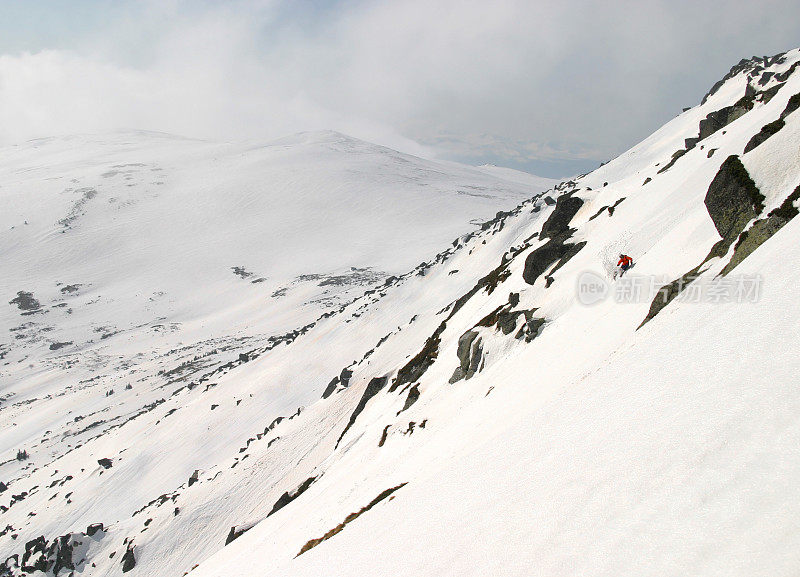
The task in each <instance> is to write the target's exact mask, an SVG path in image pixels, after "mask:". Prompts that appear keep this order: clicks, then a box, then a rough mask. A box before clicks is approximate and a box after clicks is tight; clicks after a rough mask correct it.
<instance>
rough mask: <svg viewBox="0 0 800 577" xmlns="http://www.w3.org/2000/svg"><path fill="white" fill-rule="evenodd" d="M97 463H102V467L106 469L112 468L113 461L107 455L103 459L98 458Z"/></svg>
mask: <svg viewBox="0 0 800 577" xmlns="http://www.w3.org/2000/svg"><path fill="white" fill-rule="evenodd" d="M97 464H98V465H100V466H101V467H103V468H104V469H110V468H111V465H112V462H111V459H109V458H107V457H104V458H102V459H98V460H97Z"/></svg>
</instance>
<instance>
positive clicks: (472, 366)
mask: <svg viewBox="0 0 800 577" xmlns="http://www.w3.org/2000/svg"><path fill="white" fill-rule="evenodd" d="M456 354H457V355H458V360H459V361H460V364H459V366H458V367H457V368H456V370H455V372H454V373H453V376H452V377H450V383H451V384H452V383H456V382H458V381H460V380H461V379H470V378H472V376H473V375H474V374H475V373H476V372H478V370H479V368H480V366H479V365H480V361H481V358H482V356H483V345H482V343H481V339H480V337H479V335H478V333H477V332H476V331H473V330H469V331H467V332H465V333H464V334H463V335H461V337H459V339H458V351H457V353H456Z"/></svg>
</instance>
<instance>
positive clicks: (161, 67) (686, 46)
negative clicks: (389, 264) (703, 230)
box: [0, 0, 800, 176]
mask: <svg viewBox="0 0 800 577" xmlns="http://www.w3.org/2000/svg"><path fill="white" fill-rule="evenodd" d="M26 4H28V5H27V6H26ZM609 4H613V5H609ZM0 10H2V11H3V12H6V14H5V17H4V18H2V23H0V144H3V145H5V144H10V143H14V142H19V141H22V140H26V139H30V138H35V137H41V136H51V135H58V134H69V133H80V132H96V131H104V130H115V129H120V128H135V129H145V130H158V131H164V132H172V133H176V134H181V135H185V136H191V137H200V138H215V139H231V140H241V139H254V140H269V139H274V138H279V137H281V136H284V135H287V134H291V133H294V132H300V131H305V130H321V129H333V130H339V131H341V132H345V133H347V134H351V135H353V136H355V137H358V138H363V139H365V140H370V141H373V142H377V143H380V144H384V145H387V146H391V147H394V148H398V149H400V150H403V151H405V152H410V153H412V154H419V155H422V156H429V157H438V158H444V159H452V160H459V161H462V162H468V163H474V164H480V163H485V162H491V163H494V164H498V165H506V166H512V167H515V168H521V169H526V170H529V171H531V172H535V173H538V174H541V175H543V176H566V175H569V174H574V173H577V172H582V171H584V170H587V169H590V168H593V167H595V166H597V164H598V163H599V161H603V160H608V159H609V158H611V157H613V156H615V155H616V154H619V153H620V152H622V151H623V150H625V149H626V148H628V147H629V146H631V145H633V144H634V143H635V142H636V141H638V140H640V139H641V138H643V137H645V136H647V135H648V134H650V133H651V132H652V131H653V130H654V129H655V128H657V127H658V126H659V125H661V124H662V123H663V122H664V121H666V120H668V119H669V118H671V117H672V116H674V115H675V114H677V113H678V112H680V109H681V108H682V107H683V106H691V105H694V104H696V103H697V102H699V100H700V98H701V97H702V95H703V93H704V92H705V91H706V90H707V89H708V88H710V86H711V85H712V84H713V83H714V82H715V81H716V80H718V79H719V78H720V77H721V76H723V75H724V74H725V73H726V72H727V70H728V69H729V68H730V67H731V66H732V65H734V64H736V62H738V60H739V59H740V58H743V57H749V56H752V55H754V54H758V55H772V54H774V53H777V52H781V51H784V50H789V49H792V48H795V47H797V45H799V44H800V5H798V4H797V3H796V2H792V1H789V0H765V1H764V2H760V3H758V4H755V3H749V2H744V1H737V2H721V1H710V2H704V3H695V2H686V1H677V2H675V1H671V2H667V1H655V0H653V1H647V0H644V1H640V2H618V3H606V2H600V1H597V0H584V1H572V2H566V3H553V2H546V1H514V0H499V1H498V2H494V3H491V5H489V3H485V2H478V1H475V0H461V1H458V2H456V1H454V0H441V1H438V2H436V3H429V2H423V1H421V0H387V1H383V2H366V1H342V2H335V1H323V2H320V1H317V2H312V1H295V2H285V1H278V0H233V1H227V2H221V1H211V0H202V1H193V2H189V1H188V0H163V1H160V2H156V1H152V0H148V1H143V2H135V3H134V2H115V3H109V2H107V1H101V0H79V1H73V2H65V1H63V0H62V1H56V0H47V1H43V2H41V3H37V6H36V8H31V7H30V5H29V3H26V2H22V1H21V0H8V1H7V4H6V5H4V6H3V8H0Z"/></svg>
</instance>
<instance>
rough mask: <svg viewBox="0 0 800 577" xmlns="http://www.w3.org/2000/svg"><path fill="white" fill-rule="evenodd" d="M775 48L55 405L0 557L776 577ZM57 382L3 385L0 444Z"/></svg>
mask: <svg viewBox="0 0 800 577" xmlns="http://www.w3.org/2000/svg"><path fill="white" fill-rule="evenodd" d="M798 62H800V51H798V50H793V51H791V52H789V53H786V54H785V55H779V56H777V57H773V58H769V59H752V60H749V61H742V62H741V63H740V64H739V65H737V66H736V67H734V69H732V71H731V74H729V75H728V76H727V77H726V78H725V79H724V80H723V81H722V82H721V83H720V84H718V85H717V86H715V87H714V89H713V90H712V92H711V93H710V94H709V96H707V98H705V99H704V102H703V103H702V104H701V105H699V106H697V107H695V108H693V109H691V110H689V111H686V112H684V113H683V114H681V115H680V116H678V117H677V118H675V119H674V120H673V121H671V122H670V123H668V124H666V125H665V126H664V127H663V128H661V129H660V130H659V131H657V132H656V133H655V134H654V135H653V136H651V137H650V138H648V139H646V140H645V141H643V142H642V143H640V144H638V145H636V146H635V147H633V148H632V149H631V150H629V151H627V152H626V153H624V154H622V155H621V156H620V157H618V158H617V159H614V160H613V161H611V162H610V163H608V164H606V165H604V166H603V167H601V168H600V169H598V170H596V171H594V172H593V173H591V174H589V175H586V176H583V177H580V178H577V179H575V180H573V181H568V182H564V183H561V184H559V185H558V186H556V187H555V188H554V189H553V190H552V191H550V192H547V193H543V194H536V195H534V196H532V197H531V198H529V199H528V200H526V201H525V202H523V203H522V204H520V205H519V206H518V207H517V208H516V209H514V210H512V211H510V212H505V213H501V214H499V215H498V216H497V217H496V218H494V219H493V220H491V221H489V222H487V223H485V224H484V225H482V226H481V227H480V229H479V230H476V231H474V232H471V233H464V234H462V235H461V236H459V237H458V239H457V240H456V241H455V242H454V243H452V244H451V245H449V246H448V247H447V248H446V249H445V250H443V251H442V252H440V253H439V254H438V255H437V256H436V257H435V258H433V259H432V260H431V261H429V262H425V263H423V264H421V265H419V266H417V267H416V268H414V269H412V270H411V271H410V272H408V273H404V274H397V275H396V276H393V277H389V278H386V279H385V280H381V281H378V282H377V283H376V284H375V285H374V287H373V288H370V289H369V290H367V291H366V293H365V294H364V295H363V296H362V297H360V298H358V299H356V300H355V301H353V302H352V303H350V304H347V305H345V306H343V307H340V308H336V309H334V310H332V311H331V312H330V313H329V314H325V315H324V316H323V317H321V318H319V319H318V320H317V321H315V322H314V323H313V326H312V325H311V324H309V326H308V327H306V328H305V329H304V330H303V331H298V332H297V333H293V334H290V335H289V336H287V337H286V338H283V339H273V340H272V341H269V340H266V341H262V342H246V343H231V344H230V345H229V346H230V348H229V349H227V350H226V351H224V353H219V354H223V355H224V354H227V355H228V356H229V357H231V361H230V362H228V363H225V364H223V365H219V364H209V365H207V366H203V364H202V358H200V359H197V360H193V361H192V363H196V364H192V365H190V366H191V368H192V369H193V370H195V372H193V373H191V374H187V375H186V377H185V378H184V379H183V380H180V379H179V377H181V372H180V371H177V370H176V372H172V373H170V370H171V369H169V370H165V371H164V372H163V373H162V374H160V375H158V374H156V375H155V376H154V377H148V379H149V380H148V381H146V387H147V389H148V390H150V391H153V392H156V391H158V394H160V395H161V396H159V397H154V399H153V400H152V401H151V405H148V406H147V407H146V408H145V409H142V411H141V413H140V414H138V415H137V416H136V417H135V418H133V419H130V418H128V419H127V420H123V419H120V420H118V421H115V422H113V424H106V423H105V422H104V423H102V424H100V425H96V426H95V427H90V428H89V429H87V430H86V431H84V432H82V433H81V435H82V436H81V437H79V440H73V438H72V437H71V436H70V435H69V434H67V432H66V431H64V429H63V424H61V425H60V426H61V427H62V429H60V432H59V435H58V439H57V440H49V441H46V443H48V444H46V445H44V446H45V447H46V450H47V451H59V450H61V451H62V453H60V454H59V455H57V456H55V457H52V459H53V460H52V461H50V462H48V460H47V459H43V458H42V455H41V453H38V454H37V453H36V447H32V448H31V458H30V459H29V460H27V461H25V460H23V461H16V460H13V455H12V454H11V451H10V450H9V451H7V452H8V454H9V457H8V458H9V459H12V461H11V462H10V463H6V464H4V465H2V467H3V468H2V469H0V474H3V475H5V474H6V472H8V475H9V476H8V477H7V478H8V479H10V480H11V482H10V483H8V487H7V489H5V490H4V491H3V493H2V495H3V496H8V495H10V497H6V499H7V501H8V505H6V504H5V503H4V505H3V506H4V508H5V510H4V511H3V510H2V509H0V511H2V512H1V513H0V548H2V551H3V552H4V553H6V556H11V557H10V558H9V559H8V560H7V561H6V567H7V568H8V569H7V570H6V573H8V574H11V575H19V574H21V573H22V572H26V570H28V571H27V572H30V571H39V572H40V573H39V574H41V573H42V572H44V573H45V574H47V575H56V574H61V575H67V574H69V571H73V570H74V572H75V573H76V574H79V573H80V574H88V575H119V574H121V573H122V572H130V573H131V574H132V575H152V576H161V575H181V574H184V573H185V572H188V571H192V573H191V574H192V575H201V576H218V575H219V576H221V575H225V576H235V575H241V576H253V575H320V574H322V575H387V574H412V573H416V574H419V575H442V574H459V575H487V574H501V575H552V576H560V575H565V574H569V575H571V574H580V575H620V574H637V575H638V574H644V575H684V574H698V575H709V574H711V575H791V574H794V573H795V572H796V570H797V567H798V562H799V560H798V558H797V557H798V554H797V551H800V547H799V546H798V545H800V542H798V541H800V538H799V537H798V535H800V531H798V529H800V526H798V525H800V523H798V519H800V516H798V511H797V498H796V496H797V495H796V489H795V487H796V485H797V481H798V478H800V477H799V475H800V451H798V450H797V446H798V443H797V441H798V435H799V434H800V411H798V409H800V406H798V405H800V394H798V392H797V391H796V390H795V389H796V387H793V384H794V382H793V381H794V375H796V374H798V370H800V361H798V358H797V354H796V343H797V342H800V340H799V339H798V337H800V329H798V326H800V323H799V321H800V307H798V305H797V304H796V299H794V297H793V291H792V285H793V284H794V282H793V281H794V278H795V275H796V274H797V272H798V268H799V267H800V250H799V249H798V243H797V241H798V235H799V234H800V228H799V227H800V224H798V222H800V221H798V220H797V219H795V218H794V216H795V215H796V214H797V208H796V206H795V201H797V200H798V197H800V186H799V185H800V156H798V154H797V153H798V143H800V112H798V111H797V109H798V108H800V73H797V72H796V69H797V67H798V66H800V65H798ZM296 144H297V141H296V140H291V141H288V142H287V146H295V145H296ZM209 174H210V172H209ZM435 216H436V215H433V217H432V218H434V217H435ZM65 234H67V233H65ZM620 252H625V253H627V254H630V255H631V256H633V257H634V259H635V261H636V265H635V267H634V269H633V270H632V271H630V272H629V273H628V274H627V275H626V276H625V277H623V278H621V279H616V280H614V279H612V274H611V273H612V271H613V267H614V264H615V263H616V260H617V256H618V254H619V253H620ZM243 264H245V265H246V264H247V263H243ZM287 266H288V265H287ZM254 269H255V267H254ZM248 270H249V269H248ZM386 270H388V269H386ZM291 274H295V273H291ZM265 282H266V281H265ZM22 302H26V301H25V299H23V300H22ZM249 306H251V305H248V303H246V302H242V303H241V307H242V310H243V311H247V310H252V309H249ZM192 310H195V309H192ZM201 310H204V312H205V314H209V315H210V314H212V310H213V309H211V307H210V305H209V309H201ZM287 314H289V313H288V312H287ZM221 317H222V320H221V321H220V325H219V326H222V325H223V324H224V323H225V322H227V320H225V319H224V315H223V314H221ZM242 318H243V319H246V317H242ZM208 322H212V321H208ZM241 322H242V326H243V327H246V328H248V329H249V330H250V331H252V332H256V331H255V327H258V326H259V323H260V322H262V320H261V319H260V317H259V316H258V315H257V314H255V313H254V314H253V316H252V318H250V320H249V322H248V321H247V320H242V321H241ZM234 334H235V333H234ZM183 338H186V337H183ZM147 342H148V345H149V341H147ZM214 346H218V345H216V344H215V345H214ZM129 350H130V352H131V354H132V355H135V354H136V353H135V352H134V351H136V350H137V349H136V346H135V343H130V345H129ZM240 351H242V352H244V353H245V355H244V356H243V357H241V358H239V357H238V356H236V355H237V354H238V353H239V352H240ZM168 358H169V357H168ZM175 360H178V357H175ZM142 365H147V366H148V367H149V369H148V370H150V371H151V373H147V374H152V370H153V368H154V367H157V366H163V367H165V368H166V367H168V366H169V363H168V361H164V363H163V365H157V364H156V363H155V362H153V361H147V362H146V363H145V362H144V361H143V362H142ZM175 366H176V367H179V366H181V365H175ZM115 370H116V373H112V372H109V374H116V375H118V379H119V380H118V382H119V383H120V384H122V383H125V382H130V381H131V380H133V379H135V378H136V376H135V375H133V376H132V375H129V374H127V373H125V372H124V370H119V369H116V368H115ZM142 370H144V369H142ZM53 378H54V377H53ZM41 380H42V381H44V380H45V379H44V378H42V379H41ZM30 386H31V389H32V390H33V389H35V387H37V386H41V387H43V388H45V387H47V386H49V385H48V383H46V382H45V383H36V382H34V381H33V380H31V385H30ZM159 386H162V387H163V388H161V389H159V388H158V387H159ZM134 387H135V388H134V389H133V390H132V391H127V392H126V391H120V390H117V391H115V394H114V395H113V396H112V397H113V398H114V399H115V400H117V399H119V400H118V401H117V402H118V405H116V406H119V407H129V406H130V405H131V401H130V400H129V399H128V398H127V397H124V396H123V395H125V394H128V393H131V392H136V391H137V389H139V388H145V385H139V384H137V383H134ZM115 388H117V389H119V388H120V387H119V385H117V386H116V387H115ZM89 390H90V391H91V389H89ZM120 393H122V395H120ZM91 395H96V391H94V392H91V393H90V392H87V393H86V397H87V399H88V400H87V401H86V402H87V405H81V408H80V409H79V412H80V413H81V416H82V415H83V413H84V411H85V409H84V407H85V406H89V405H88V402H89V400H91V401H92V402H94V403H98V402H99V401H102V400H104V399H106V397H102V398H101V399H97V398H96V397H94V396H91ZM112 397H108V398H112ZM61 398H62V397H54V398H53V399H52V402H53V404H50V405H45V406H44V408H42V409H40V410H38V411H37V410H36V407H37V403H31V404H30V406H23V405H18V406H16V407H15V408H14V412H13V413H11V411H10V410H9V409H11V406H8V405H9V402H10V401H12V400H13V399H9V400H8V401H5V403H4V406H7V408H6V409H4V413H3V414H9V415H13V419H14V420H15V421H16V420H19V422H21V423H23V424H22V425H17V426H16V427H14V426H7V425H5V423H6V422H7V421H6V420H5V417H4V421H3V423H4V426H5V428H4V433H3V434H4V435H5V437H4V438H5V439H6V442H7V443H8V446H9V449H10V448H11V443H9V442H8V439H12V436H13V435H21V434H22V432H25V434H27V437H19V438H37V439H38V438H40V437H37V436H36V435H42V434H43V431H44V430H48V429H50V428H52V427H51V425H50V424H49V423H50V422H53V423H56V424H60V423H62V421H63V419H64V415H63V412H64V411H66V410H73V411H75V410H76V405H75V399H76V398H77V397H76V396H75V395H74V394H71V395H69V396H68V398H67V399H64V400H63V401H61V400H59V399H61ZM106 402H107V401H106ZM139 402H141V401H139ZM62 403H63V407H59V404H62ZM100 410H101V411H102V409H100ZM119 410H121V409H119ZM109 411H110V409H109ZM109 411H102V412H101V413H99V414H98V415H92V416H90V417H88V418H86V420H87V421H92V422H93V421H101V422H103V421H107V416H106V415H107V414H109ZM126 414H128V415H129V413H126ZM59 419H60V420H59ZM89 424H91V423H89ZM82 427H83V425H81V423H80V422H78V424H76V425H75V429H76V430H78V429H80V428H82ZM98 428H102V434H100V433H97V434H96V436H95V433H93V431H95V430H96V429H98ZM41 438H46V439H49V438H50V437H49V436H48V435H47V434H44V437H41ZM65 444H66V446H67V447H68V448H69V451H68V452H67V451H64V450H63V448H64V446H65ZM78 444H79V445H80V446H77V445H78ZM14 446H16V445H14ZM42 452H44V451H42ZM99 523H102V527H101V526H100V525H98V524H99ZM40 536H41V538H40ZM14 555H16V557H14ZM0 574H1V573H0Z"/></svg>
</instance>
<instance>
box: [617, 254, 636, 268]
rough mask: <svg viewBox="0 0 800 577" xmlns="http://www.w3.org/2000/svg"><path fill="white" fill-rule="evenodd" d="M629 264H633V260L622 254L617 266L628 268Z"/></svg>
mask: <svg viewBox="0 0 800 577" xmlns="http://www.w3.org/2000/svg"><path fill="white" fill-rule="evenodd" d="M631 264H633V259H632V258H631V257H629V256H628V255H626V254H624V255H622V257H621V258H620V259H619V262H618V263H617V266H620V265H622V266H630V265H631Z"/></svg>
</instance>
